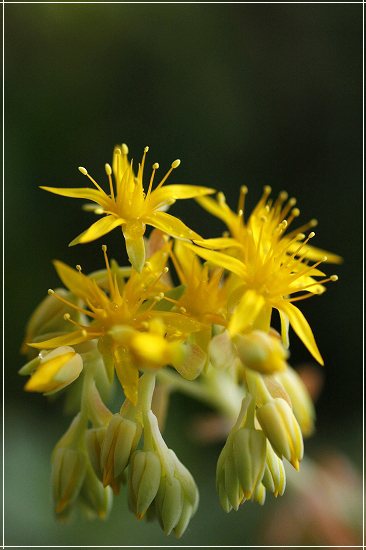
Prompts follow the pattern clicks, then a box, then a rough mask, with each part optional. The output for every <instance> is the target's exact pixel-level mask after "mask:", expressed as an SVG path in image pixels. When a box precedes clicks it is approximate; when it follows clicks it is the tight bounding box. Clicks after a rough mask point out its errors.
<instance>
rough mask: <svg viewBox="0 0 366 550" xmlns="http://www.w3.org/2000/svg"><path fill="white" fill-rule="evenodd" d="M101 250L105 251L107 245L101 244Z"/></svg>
mask: <svg viewBox="0 0 366 550" xmlns="http://www.w3.org/2000/svg"><path fill="white" fill-rule="evenodd" d="M102 250H103V252H107V245H106V244H102Z"/></svg>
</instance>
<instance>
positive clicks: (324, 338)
mask: <svg viewBox="0 0 366 550" xmlns="http://www.w3.org/2000/svg"><path fill="white" fill-rule="evenodd" d="M121 142H126V143H127V144H128V146H129V148H130V158H134V160H135V163H136V162H138V161H139V160H140V158H141V155H142V151H143V147H144V146H145V145H149V147H150V151H149V153H148V161H147V167H149V166H151V165H152V164H153V163H154V162H159V164H160V167H161V168H160V172H161V173H163V172H164V170H167V169H168V168H169V167H170V164H171V162H172V161H173V160H174V159H176V158H180V159H181V161H182V164H181V166H180V167H179V169H178V170H175V171H174V173H173V174H172V175H171V176H170V178H169V183H185V184H195V185H205V186H210V187H214V188H216V189H218V190H222V191H223V192H224V193H225V195H226V197H227V202H228V203H229V205H230V206H231V207H232V208H233V209H235V208H236V206H237V199H238V193H239V187H240V186H241V185H243V184H245V185H247V186H248V188H249V195H248V197H247V199H248V200H247V204H246V214H247V215H248V214H249V212H250V210H251V208H253V207H254V205H255V204H256V202H257V201H258V200H259V198H260V196H261V194H262V188H263V186H264V185H271V187H272V188H273V193H274V195H277V193H278V192H279V191H281V190H282V189H285V190H287V191H288V192H289V196H295V197H296V198H297V199H298V203H297V206H299V208H300V210H301V217H300V219H299V225H300V224H302V223H305V222H307V221H308V220H309V219H311V218H317V219H318V220H319V226H318V227H317V229H316V238H315V239H314V241H313V243H314V245H315V246H318V247H321V248H324V249H326V250H330V251H332V252H336V253H338V254H340V255H342V256H343V257H344V259H345V262H344V264H342V265H341V266H331V265H329V266H326V267H325V271H326V272H327V273H328V274H332V273H337V274H338V275H339V281H338V282H337V283H334V284H333V283H331V284H329V285H328V290H327V292H326V293H325V295H323V296H322V297H321V298H319V297H314V298H313V299H312V300H308V301H305V302H303V304H302V311H303V312H304V313H305V315H306V317H307V318H308V320H309V322H310V324H311V326H312V329H313V331H314V334H315V337H316V340H317V343H318V346H319V348H320V350H321V353H322V355H323V357H324V360H325V367H324V368H321V369H320V368H318V367H316V366H314V365H312V360H311V357H310V355H309V353H308V352H307V350H306V349H305V347H304V346H303V345H302V344H301V342H299V340H298V339H297V337H296V336H295V335H294V334H293V335H292V340H291V360H290V362H291V364H292V365H293V366H295V367H296V366H303V367H304V366H305V367H306V369H305V372H307V373H308V374H309V373H310V374H311V377H312V379H313V380H314V381H315V385H316V386H317V388H318V389H319V387H320V385H321V384H323V389H322V391H321V393H320V395H319V397H318V399H317V416H318V420H317V433H316V434H315V436H313V437H312V438H311V439H310V440H309V441H307V442H306V444H305V448H306V452H307V454H308V455H309V457H310V458H311V459H312V460H313V461H315V464H316V465H318V466H315V467H314V468H315V469H312V468H310V469H308V468H306V467H304V468H303V469H302V470H303V471H302V470H300V473H299V474H297V477H296V483H295V485H293V484H291V485H290V484H289V486H288V489H287V490H286V493H285V495H284V496H283V497H279V498H278V499H277V500H276V499H274V498H273V495H271V494H269V495H268V496H267V502H266V503H265V505H264V506H263V507H260V506H259V505H258V504H257V503H245V504H244V505H243V506H241V507H240V509H239V511H238V512H234V511H232V512H231V513H230V514H228V515H227V514H225V512H224V511H223V510H222V509H221V508H220V505H219V499H218V496H217V495H216V493H215V468H216V460H217V458H218V455H219V452H220V450H221V447H222V444H223V442H216V443H212V444H210V445H209V444H206V445H201V444H200V443H199V442H197V441H196V440H195V439H194V438H192V433H193V431H194V430H193V428H192V426H194V423H195V422H196V418H197V415H201V414H205V413H207V412H209V410H208V409H206V408H205V407H204V406H203V405H200V404H197V403H195V402H194V401H192V400H190V399H188V398H186V397H182V396H179V395H173V398H172V401H171V410H170V415H169V419H168V423H167V427H166V431H165V434H164V437H165V439H166V441H167V443H168V445H169V446H170V447H172V448H173V449H174V450H175V451H176V453H177V455H178V456H179V457H180V459H181V460H182V462H183V463H184V464H185V465H186V466H187V467H188V468H189V469H190V471H191V472H192V474H193V475H194V476H195V479H196V481H197V484H198V486H199V489H200V493H201V502H200V507H199V510H198V512H197V514H196V516H195V517H194V518H193V520H192V521H191V523H190V526H189V528H188V530H187V532H186V533H185V535H184V536H183V538H182V539H180V540H178V541H177V540H176V539H175V538H174V537H173V536H172V535H171V536H170V537H169V538H166V537H164V535H163V534H162V532H161V530H160V527H159V526H158V525H157V524H151V525H149V524H147V523H146V522H145V521H141V522H137V520H136V519H135V518H134V517H133V515H132V514H131V513H130V512H129V511H128V509H127V505H126V498H125V495H124V493H123V491H122V494H121V495H120V497H119V498H118V499H116V500H115V503H114V508H113V511H112V513H111V516H110V518H109V519H108V520H107V521H105V522H94V523H88V522H87V521H79V522H77V523H74V524H71V525H59V524H57V523H56V522H55V521H54V519H53V515H52V511H51V508H50V501H51V498H50V479H49V478H50V455H51V452H52V449H53V447H54V445H55V443H56V442H57V441H58V439H59V438H60V436H61V435H62V434H63V432H64V431H65V429H66V427H67V426H68V424H69V422H70V418H65V417H63V416H62V415H61V409H62V403H61V401H62V400H59V402H57V403H54V404H50V403H49V402H48V401H47V399H46V398H45V397H43V396H42V395H33V394H26V393H25V392H23V386H24V383H25V379H24V378H23V377H20V376H18V374H17V371H18V370H19V368H20V367H21V366H22V365H23V363H24V358H22V357H21V356H20V354H19V348H20V345H21V341H22V339H23V334H24V326H25V323H26V321H27V319H28V317H29V315H30V314H31V313H32V311H33V309H34V308H35V307H36V306H37V304H38V303H39V302H40V301H41V300H42V299H43V297H44V296H45V295H46V292H47V289H48V288H54V287H57V286H58V285H59V281H58V278H57V275H56V273H55V271H54V269H53V266H52V263H51V261H52V260H53V259H56V258H57V259H60V260H63V261H64V262H66V263H68V264H70V265H75V264H77V263H78V264H81V265H82V267H83V271H84V272H85V273H88V272H89V271H92V270H95V269H99V268H102V267H103V258H102V253H101V249H100V246H101V244H102V243H101V241H96V242H93V243H90V244H86V245H78V246H76V247H72V248H68V246H67V245H68V243H69V242H70V241H71V240H72V239H73V238H74V237H75V236H76V235H78V234H79V233H81V232H82V231H83V230H84V229H86V228H87V227H88V226H89V225H90V224H91V223H92V222H93V221H95V219H96V218H95V217H93V216H94V215H93V214H92V213H87V212H83V211H81V204H82V201H77V200H74V199H68V198H64V197H57V196H56V195H51V194H49V193H46V192H44V191H42V190H40V189H39V187H38V186H39V185H48V186H54V187H78V186H80V187H82V186H85V184H86V181H85V179H83V178H84V176H82V175H81V174H80V173H79V172H78V170H77V167H78V166H80V165H81V166H85V167H86V168H87V169H88V171H89V173H90V174H92V176H93V177H94V178H95V179H96V180H97V181H98V182H99V183H100V184H101V185H102V186H105V185H106V184H107V178H106V176H105V172H104V164H105V163H106V162H109V163H110V162H111V160H112V150H113V147H114V145H115V144H117V143H121ZM5 172H6V179H5V262H6V263H5V307H6V313H5V384H6V387H5V396H6V403H5V544H6V545H36V546H38V545H39V546H40V545H46V546H51V545H56V544H57V545H61V546H66V545H82V546H88V545H90V544H93V545H102V546H108V545H126V546H128V545H130V546H139V545H152V546H154V545H163V546H165V545H167V546H170V545H188V546H192V545H228V546H231V545H239V546H251V545H257V544H259V545H261V544H270V545H290V546H291V545H293V546H296V545H299V544H303V545H309V546H311V545H331V546H335V545H344V546H349V545H355V544H361V542H360V541H361V538H360V537H361V534H360V523H359V522H360V513H361V505H360V500H359V499H360V491H361V481H362V480H361V478H360V475H361V464H362V302H363V300H362V270H363V264H362V220H363V211H362V4H361V3H359V4H356V3H350V4H347V3H338V4H331V3H329V4H327V3H323V4H312V3H309V4H108V3H105V4H102V3H99V4H83V3H74V4H67V3H65V4H62V3H49V4H9V3H8V4H5ZM164 173H165V172H164ZM171 213H172V214H174V215H176V216H178V217H181V218H182V219H183V220H184V221H185V223H186V224H187V225H188V226H189V227H191V228H192V229H194V230H196V231H198V232H200V233H201V234H202V235H203V236H204V237H209V236H212V237H213V236H219V235H220V234H221V232H222V231H223V230H224V229H225V227H224V226H223V224H222V223H221V222H220V221H219V220H217V219H214V218H213V217H210V215H209V214H208V213H206V212H203V211H202V210H201V209H200V207H199V206H198V205H197V204H196V203H195V202H194V201H180V202H179V201H178V202H177V203H176V204H175V205H174V206H173V207H172V209H171ZM103 242H105V243H106V244H107V245H108V248H109V252H110V255H111V256H113V257H115V258H116V259H117V260H118V262H119V263H120V265H123V264H125V263H126V261H127V258H126V255H125V251H124V245H123V243H122V239H121V235H120V232H119V231H116V232H113V233H110V234H109V235H107V236H106V237H105V238H103ZM192 423H193V424H192ZM312 464H313V463H312ZM320 467H321V469H320ZM340 498H341V500H337V499H340ZM290 527H291V528H290Z"/></svg>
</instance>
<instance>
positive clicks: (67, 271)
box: [53, 260, 94, 302]
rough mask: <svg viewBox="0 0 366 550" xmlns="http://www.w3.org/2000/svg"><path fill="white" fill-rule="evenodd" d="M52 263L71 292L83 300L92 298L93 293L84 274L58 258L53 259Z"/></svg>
mask: <svg viewBox="0 0 366 550" xmlns="http://www.w3.org/2000/svg"><path fill="white" fill-rule="evenodd" d="M53 265H54V266H55V269H56V271H57V274H58V276H59V277H60V279H61V281H62V282H63V283H64V285H65V286H66V287H67V288H68V289H69V290H71V292H72V293H73V294H76V296H79V297H80V298H81V299H82V300H83V301H84V302H87V301H88V300H89V301H93V300H94V295H93V294H92V293H91V292H90V291H89V289H88V286H89V285H88V283H87V282H85V279H87V277H85V275H83V274H82V273H80V272H79V271H77V270H76V269H73V268H72V267H70V266H68V265H66V264H64V263H63V262H60V261H59V260H54V261H53Z"/></svg>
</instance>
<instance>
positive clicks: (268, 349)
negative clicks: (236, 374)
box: [236, 330, 289, 374]
mask: <svg viewBox="0 0 366 550" xmlns="http://www.w3.org/2000/svg"><path fill="white" fill-rule="evenodd" d="M236 346H237V350H238V355H239V357H240V360H241V361H242V363H243V364H244V365H245V366H246V367H247V368H249V369H253V370H255V371H258V372H260V373H262V374H272V373H274V372H279V371H283V370H284V369H286V359H287V357H288V355H289V352H288V351H287V350H286V349H285V348H284V347H283V345H282V343H281V340H280V339H279V338H277V337H276V336H273V335H272V334H268V333H266V332H264V331H262V330H254V331H253V332H250V333H249V334H244V335H243V336H238V337H237V341H236Z"/></svg>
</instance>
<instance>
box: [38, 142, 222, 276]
mask: <svg viewBox="0 0 366 550" xmlns="http://www.w3.org/2000/svg"><path fill="white" fill-rule="evenodd" d="M148 149H149V148H148V147H145V149H144V154H143V157H142V161H141V164H140V165H139V169H138V172H137V176H136V177H135V175H134V172H133V168H132V162H131V163H130V162H129V161H128V158H127V154H128V148H127V145H125V144H122V146H121V147H115V149H114V154H113V174H114V177H115V188H116V189H114V187H113V182H112V168H111V166H110V165H109V164H106V165H105V170H106V173H107V176H108V179H109V191H110V194H107V193H105V191H103V189H102V188H101V187H100V186H99V185H98V183H97V182H96V181H95V180H94V179H93V178H92V177H91V176H90V175H89V174H88V172H87V170H86V169H85V168H83V167H80V168H79V170H80V172H81V173H82V174H84V175H85V176H88V178H89V179H90V180H91V181H92V182H93V184H94V185H95V187H96V189H90V188H73V189H67V188H60V189H58V188H55V187H43V186H42V187H41V189H45V190H46V191H50V192H51V193H56V194H57V195H63V196H65V197H75V198H82V199H88V200H91V201H92V202H93V204H92V205H91V207H92V209H93V210H94V212H95V213H96V214H105V216H104V217H103V218H101V219H100V220H98V221H97V222H95V223H93V225H91V226H90V227H89V229H87V230H86V231H84V232H83V233H82V234H81V235H79V236H78V237H76V239H74V240H73V241H72V242H71V243H70V245H74V244H77V243H86V242H90V241H94V240H95V239H98V238H99V237H101V236H102V235H105V234H106V233H109V231H112V229H114V228H115V227H118V226H121V227H122V231H123V234H124V237H125V240H126V247H127V253H128V257H129V259H130V262H131V264H132V265H133V267H134V268H135V269H136V270H137V271H138V272H141V270H142V268H143V265H144V263H145V245H144V241H143V235H144V233H145V229H146V225H151V226H153V227H156V228H158V229H161V230H162V231H164V232H165V233H167V234H168V235H171V236H174V237H178V238H182V239H190V240H191V239H199V238H200V237H199V235H198V234H197V233H195V232H194V231H192V230H191V229H189V228H188V227H187V226H186V225H185V224H184V223H183V222H181V221H180V220H179V219H178V218H175V217H174V216H171V215H170V214H167V213H166V212H164V211H163V210H166V209H167V208H168V207H169V206H170V205H171V204H173V203H174V202H175V201H176V200H177V199H189V198H193V197H199V196H201V195H206V194H208V193H214V189H210V188H207V187H200V186H193V185H169V186H165V187H163V184H164V182H165V181H166V179H167V178H168V176H169V174H170V173H171V172H172V170H173V169H174V168H177V167H178V166H179V164H180V160H175V161H174V162H173V163H172V165H171V168H170V170H169V171H168V172H167V174H166V175H165V176H164V177H163V179H162V180H161V181H160V183H159V184H158V185H157V187H156V188H155V189H154V190H152V186H153V181H154V176H155V172H156V170H157V169H158V168H159V165H158V164H157V163H155V164H153V171H152V175H151V178H150V183H149V186H148V190H147V192H146V193H145V192H144V188H143V183H142V180H143V173H144V164H145V157H146V153H147V151H148ZM89 206H90V205H87V209H89Z"/></svg>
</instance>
